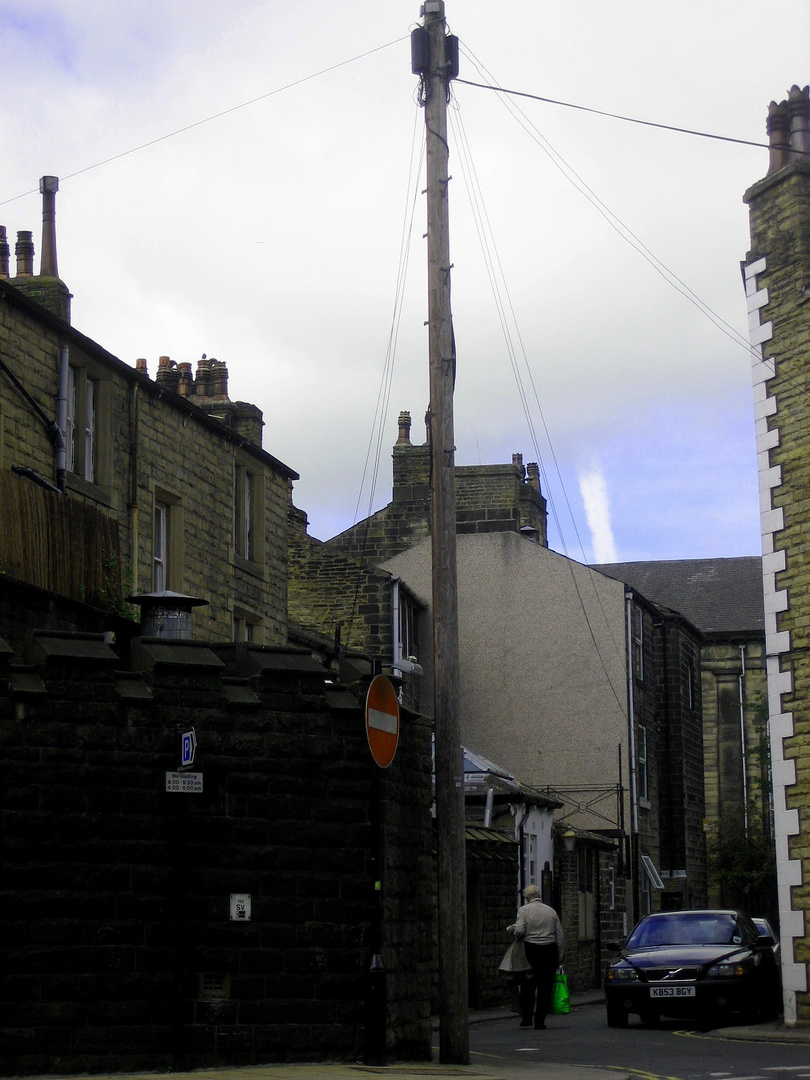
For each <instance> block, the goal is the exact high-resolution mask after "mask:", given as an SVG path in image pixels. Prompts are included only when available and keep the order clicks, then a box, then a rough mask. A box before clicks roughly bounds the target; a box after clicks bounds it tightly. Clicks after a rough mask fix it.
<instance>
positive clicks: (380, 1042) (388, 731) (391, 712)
mask: <svg viewBox="0 0 810 1080" xmlns="http://www.w3.org/2000/svg"><path fill="white" fill-rule="evenodd" d="M366 738H367V739H368V747H369V750H370V751H371V756H372V757H373V758H374V765H372V773H371V830H372V844H373V848H372V863H373V871H374V872H373V882H374V897H373V905H374V907H373V921H372V926H371V935H372V941H371V954H372V955H371V964H370V965H369V970H368V989H367V992H366V1025H365V1026H366V1064H367V1065H375V1066H376V1065H385V1063H386V1057H385V1029H386V1024H387V997H388V991H387V976H386V972H385V965H384V964H383V961H382V956H381V955H380V953H381V951H382V827H381V816H382V815H381V804H382V794H381V790H380V788H381V777H382V774H381V771H380V770H381V769H387V768H388V766H389V765H390V764H391V762H392V761H393V760H394V755H395V754H396V752H397V745H398V743H399V701H398V700H397V692H396V690H395V689H394V684H393V683H392V682H391V680H390V679H387V678H386V677H385V676H384V675H376V676H375V677H374V678H373V679H372V680H371V685H370V686H369V688H368V693H367V695H366Z"/></svg>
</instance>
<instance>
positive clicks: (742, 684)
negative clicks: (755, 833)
mask: <svg viewBox="0 0 810 1080" xmlns="http://www.w3.org/2000/svg"><path fill="white" fill-rule="evenodd" d="M739 688H740V757H741V759H742V796H743V826H744V828H745V835H746V838H747V837H748V755H747V754H746V749H745V642H744V641H741V642H740V678H739Z"/></svg>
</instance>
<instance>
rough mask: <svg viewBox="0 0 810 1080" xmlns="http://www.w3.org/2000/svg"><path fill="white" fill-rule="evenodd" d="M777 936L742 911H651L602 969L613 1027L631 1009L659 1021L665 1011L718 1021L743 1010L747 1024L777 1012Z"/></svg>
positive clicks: (647, 1019)
mask: <svg viewBox="0 0 810 1080" xmlns="http://www.w3.org/2000/svg"><path fill="white" fill-rule="evenodd" d="M773 945H774V940H773V938H772V937H771V936H770V935H765V934H760V933H759V932H758V930H757V928H756V927H755V926H754V924H753V922H752V921H751V919H749V918H748V916H747V915H743V914H742V912H739V911H662V912H660V913H658V914H655V915H646V916H645V917H644V918H643V919H642V920H641V921H640V922H639V923H638V924H637V925H636V926H635V928H634V929H633V931H632V932H631V934H630V936H629V937H628V939H627V941H626V942H625V943H624V946H623V947H621V946H620V945H619V942H617V941H616V942H609V943H608V948H609V949H612V950H613V951H616V952H619V953H620V956H619V957H618V958H617V959H616V960H613V961H612V962H611V963H610V964H609V965H608V968H607V971H606V973H605V1000H606V1003H607V1022H608V1026H609V1027H627V1017H628V1014H629V1013H638V1015H639V1016H640V1017H641V1019H642V1021H643V1022H644V1023H648V1024H654V1023H656V1022H657V1021H658V1019H659V1017H660V1016H661V1015H666V1016H684V1017H687V1016H689V1017H700V1018H701V1019H703V1020H709V1019H714V1017H715V1016H718V1015H720V1014H725V1013H741V1014H742V1015H743V1017H744V1018H745V1019H746V1020H747V1021H748V1022H749V1023H754V1022H757V1021H759V1020H765V1019H771V1018H773V1017H776V1016H777V1015H778V1014H779V1009H780V1004H781V1002H780V996H781V995H780V989H779V986H780V983H779V970H778V966H777V962H776V960H775V958H774V953H773Z"/></svg>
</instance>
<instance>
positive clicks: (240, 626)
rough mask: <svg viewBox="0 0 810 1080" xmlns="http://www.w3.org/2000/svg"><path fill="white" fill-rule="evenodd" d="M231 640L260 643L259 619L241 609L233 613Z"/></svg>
mask: <svg viewBox="0 0 810 1080" xmlns="http://www.w3.org/2000/svg"><path fill="white" fill-rule="evenodd" d="M233 640H234V641H248V642H253V643H254V644H257V645H261V619H260V618H259V617H258V615H253V614H252V613H250V612H247V611H243V610H241V609H238V610H235V611H234V613H233Z"/></svg>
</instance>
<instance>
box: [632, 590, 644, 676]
mask: <svg viewBox="0 0 810 1080" xmlns="http://www.w3.org/2000/svg"><path fill="white" fill-rule="evenodd" d="M633 674H634V675H635V677H636V678H637V679H638V680H639V681H642V680H643V679H644V612H643V611H642V610H641V608H640V607H634V608H633Z"/></svg>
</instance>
